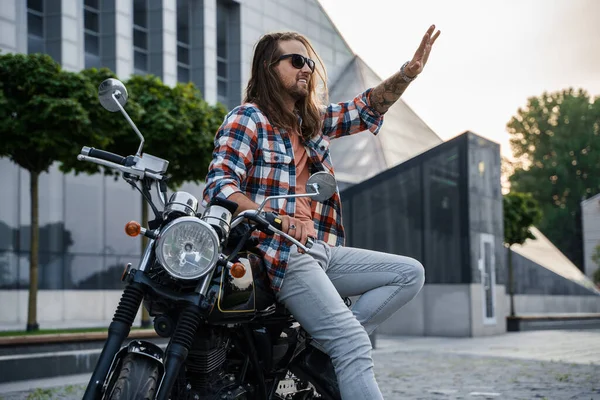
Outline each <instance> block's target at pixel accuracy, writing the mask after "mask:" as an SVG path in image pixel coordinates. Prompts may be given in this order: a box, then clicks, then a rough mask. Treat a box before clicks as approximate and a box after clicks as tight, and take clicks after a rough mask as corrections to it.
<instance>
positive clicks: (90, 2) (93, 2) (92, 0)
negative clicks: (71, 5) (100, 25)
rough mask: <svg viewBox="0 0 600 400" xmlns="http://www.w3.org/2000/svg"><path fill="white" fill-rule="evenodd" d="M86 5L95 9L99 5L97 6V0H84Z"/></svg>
mask: <svg viewBox="0 0 600 400" xmlns="http://www.w3.org/2000/svg"><path fill="white" fill-rule="evenodd" d="M84 4H85V5H86V6H88V7H92V8H95V9H99V8H100V7H99V6H98V0H85V3H84Z"/></svg>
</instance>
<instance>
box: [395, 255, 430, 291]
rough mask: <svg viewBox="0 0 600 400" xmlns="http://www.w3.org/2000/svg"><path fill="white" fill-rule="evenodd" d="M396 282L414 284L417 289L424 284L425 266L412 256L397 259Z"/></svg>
mask: <svg viewBox="0 0 600 400" xmlns="http://www.w3.org/2000/svg"><path fill="white" fill-rule="evenodd" d="M398 271H399V272H398V277H397V278H396V283H397V284H399V285H403V286H414V287H416V288H418V289H419V290H420V289H421V288H422V287H423V285H424V284H425V268H424V267H423V264H421V263H420V262H419V261H417V260H415V259H414V258H410V257H402V258H401V259H400V260H399V268H398Z"/></svg>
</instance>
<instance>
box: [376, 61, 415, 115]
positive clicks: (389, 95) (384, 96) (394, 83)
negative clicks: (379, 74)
mask: <svg viewBox="0 0 600 400" xmlns="http://www.w3.org/2000/svg"><path fill="white" fill-rule="evenodd" d="M407 87H408V83H406V82H404V80H403V79H402V78H401V76H400V71H398V72H396V73H395V74H394V75H392V76H390V77H389V78H388V79H386V80H385V81H383V82H381V83H380V84H379V85H377V86H376V87H375V88H373V91H372V92H371V106H372V107H373V108H374V109H375V110H377V111H378V112H379V113H380V114H384V113H385V112H386V111H387V110H388V109H389V108H390V107H391V105H392V104H394V103H395V102H396V100H398V99H399V98H400V96H402V93H404V91H405V90H406V88H407Z"/></svg>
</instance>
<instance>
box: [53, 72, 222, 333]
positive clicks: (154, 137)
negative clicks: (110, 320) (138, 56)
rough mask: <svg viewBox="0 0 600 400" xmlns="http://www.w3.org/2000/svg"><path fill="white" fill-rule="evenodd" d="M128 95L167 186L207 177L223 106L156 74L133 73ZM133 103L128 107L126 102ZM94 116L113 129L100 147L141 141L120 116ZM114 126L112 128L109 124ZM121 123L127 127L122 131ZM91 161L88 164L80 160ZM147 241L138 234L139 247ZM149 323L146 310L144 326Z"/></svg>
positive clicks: (129, 149) (126, 151) (118, 148)
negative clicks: (164, 164)
mask: <svg viewBox="0 0 600 400" xmlns="http://www.w3.org/2000/svg"><path fill="white" fill-rule="evenodd" d="M82 74H84V75H86V76H87V77H88V78H89V79H91V80H92V81H94V80H96V82H95V83H96V85H98V84H100V82H102V81H103V80H104V79H106V78H110V77H114V76H113V74H112V72H110V70H107V69H103V70H85V71H82ZM125 86H126V88H127V91H128V94H129V100H128V103H127V107H129V108H128V112H130V108H131V109H132V110H134V111H135V112H136V114H135V115H132V114H130V117H131V118H132V120H133V121H134V122H135V124H136V126H137V127H138V129H139V130H140V132H141V133H142V135H144V139H145V142H144V148H143V152H144V153H148V154H152V155H154V156H156V157H160V158H164V159H166V160H168V161H169V169H168V174H169V175H170V179H169V187H170V188H171V189H172V190H176V189H177V188H178V187H179V186H181V184H183V183H184V182H190V181H191V182H195V183H200V182H201V181H202V180H204V178H205V177H206V173H207V170H208V164H209V163H210V160H211V155H212V149H213V139H214V135H215V133H216V132H217V130H218V128H219V125H220V124H221V122H222V121H223V118H224V116H225V109H224V108H223V107H222V106H221V105H216V106H211V105H209V104H208V103H206V101H204V100H203V99H202V96H201V94H200V91H199V90H198V89H197V88H196V87H195V86H194V84H193V83H188V84H177V85H175V87H170V86H168V85H165V84H164V83H163V82H162V81H161V80H160V79H159V78H157V77H155V76H152V75H147V76H138V75H135V76H133V77H131V79H129V80H128V81H127V82H125ZM130 103H131V105H130ZM97 109H99V110H101V113H100V114H99V116H98V118H99V119H100V120H108V121H111V122H105V124H106V125H107V126H106V127H105V129H113V131H114V132H117V133H116V134H115V136H114V140H113V141H112V143H111V144H110V145H109V146H108V147H106V148H104V150H108V151H111V152H114V153H117V154H120V155H130V154H134V153H135V151H136V150H137V148H138V146H139V139H138V137H137V136H136V135H135V134H134V132H133V131H132V130H131V128H130V127H129V125H128V124H127V122H126V121H125V119H124V118H123V117H122V116H121V115H107V114H108V112H107V111H106V110H104V109H103V108H102V107H100V105H97ZM109 124H110V125H114V124H116V125H118V126H119V127H114V126H113V128H110V127H108V125H109ZM123 127H125V128H126V129H122V128H123ZM82 164H90V163H82ZM64 169H65V170H66V171H69V170H75V171H76V172H88V173H95V172H99V171H100V167H98V166H96V165H94V164H91V165H88V166H85V167H83V166H80V165H78V164H76V163H68V164H64ZM140 201H141V202H142V221H141V223H142V226H147V225H148V205H147V203H146V202H145V201H144V200H143V199H142V198H141V196H140ZM145 245H146V240H145V238H142V248H144V247H145ZM147 323H149V321H148V318H147V315H146V314H145V313H144V314H143V317H142V324H143V325H146V324H147Z"/></svg>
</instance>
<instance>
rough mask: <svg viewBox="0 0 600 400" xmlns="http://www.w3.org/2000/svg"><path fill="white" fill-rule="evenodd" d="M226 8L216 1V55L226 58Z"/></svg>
mask: <svg viewBox="0 0 600 400" xmlns="http://www.w3.org/2000/svg"><path fill="white" fill-rule="evenodd" d="M228 11H229V10H228V8H227V7H226V6H225V5H223V4H222V3H221V2H219V3H217V56H218V57H221V58H227V22H228V18H227V13H228Z"/></svg>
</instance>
